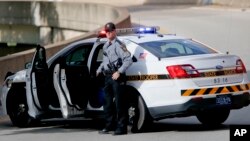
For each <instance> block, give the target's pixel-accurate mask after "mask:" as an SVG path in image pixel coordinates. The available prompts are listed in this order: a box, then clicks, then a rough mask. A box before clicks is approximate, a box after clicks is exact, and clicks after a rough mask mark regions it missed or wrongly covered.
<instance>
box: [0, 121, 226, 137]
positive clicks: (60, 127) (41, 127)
mask: <svg viewBox="0 0 250 141" xmlns="http://www.w3.org/2000/svg"><path fill="white" fill-rule="evenodd" d="M103 127H104V121H103V120H82V119H76V120H75V119H74V120H61V119H56V120H45V121H43V122H41V124H37V125H35V126H32V127H28V128H18V127H14V126H13V125H12V124H11V122H10V121H5V122H1V123H0V130H3V129H8V130H11V132H9V133H7V134H4V135H14V134H15V135H16V134H30V133H32V134H40V133H51V134H52V133H64V132H78V131H81V132H97V131H99V130H101V129H102V128H103ZM227 129H229V125H224V124H222V125H220V126H204V125H202V124H197V123H194V124H193V123H187V124H186V123H171V122H154V123H152V124H150V126H148V127H147V128H145V130H143V131H142V132H139V133H138V134H147V133H155V132H169V131H177V132H192V131H194V132H197V131H199V132H202V131H218V130H227ZM128 132H129V133H131V128H130V126H129V127H128Z"/></svg>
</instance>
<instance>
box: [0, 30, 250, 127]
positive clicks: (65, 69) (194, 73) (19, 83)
mask: <svg viewBox="0 0 250 141" xmlns="http://www.w3.org/2000/svg"><path fill="white" fill-rule="evenodd" d="M128 31H130V32H131V31H132V32H134V31H135V33H134V34H126V35H124V36H119V37H118V38H119V39H120V40H121V41H123V42H124V44H125V45H126V47H127V49H128V50H129V51H130V52H131V54H132V57H133V64H132V66H131V67H130V68H129V69H128V70H127V80H128V81H127V83H126V86H125V87H126V95H127V100H128V105H129V106H128V115H129V121H130V123H131V124H132V126H133V129H134V130H133V131H138V130H142V129H143V127H144V126H145V125H147V123H148V122H150V121H153V120H160V119H164V118H169V117H184V116H192V115H196V116H197V118H198V120H199V121H200V122H201V123H203V124H210V125H211V124H212V125H216V124H221V123H223V122H224V121H225V120H226V119H227V117H228V116H229V113H230V110H231V109H239V108H242V107H244V106H247V105H248V104H249V90H250V83H249V80H248V79H247V73H246V69H245V66H244V64H243V62H242V60H241V59H240V58H239V57H238V56H235V55H229V54H222V53H220V52H218V51H216V50H214V49H212V48H210V47H207V46H205V45H204V44H201V43H199V42H197V41H194V40H192V39H190V38H185V37H179V36H176V35H167V34H166V35H164V34H157V33H154V32H155V31H156V29H155V28H152V27H147V28H139V29H136V28H134V29H132V28H131V29H130V28H128V29H117V32H119V33H123V32H124V33H126V32H128ZM100 37H101V36H100ZM106 41H107V39H106V38H91V39H86V40H82V41H78V42H75V43H73V44H71V45H69V46H67V47H65V48H64V49H62V50H61V51H59V52H58V53H57V54H55V55H54V56H53V57H51V58H50V59H49V60H48V61H47V62H46V57H45V49H44V48H43V47H40V46H38V47H37V51H36V53H35V55H34V58H33V61H32V63H31V66H30V67H29V68H28V69H26V70H22V71H19V72H17V73H15V74H13V75H10V76H8V77H7V78H6V80H5V83H4V85H3V90H2V95H1V101H2V104H3V109H4V113H5V114H8V115H9V117H10V119H11V121H12V123H13V125H15V126H19V127H24V126H29V125H30V124H32V123H33V121H41V120H42V119H48V118H52V117H63V118H65V119H68V118H73V117H86V118H96V117H100V116H101V115H102V114H103V112H102V104H103V99H102V98H103V90H102V87H103V79H102V77H100V78H96V76H95V75H96V69H97V68H98V66H99V64H100V63H101V61H102V56H103V53H102V47H103V44H104V43H105V42H106Z"/></svg>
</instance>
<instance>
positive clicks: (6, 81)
mask: <svg viewBox="0 0 250 141" xmlns="http://www.w3.org/2000/svg"><path fill="white" fill-rule="evenodd" d="M12 82H13V79H6V80H5V82H4V85H5V86H7V87H8V88H10V87H11V85H12Z"/></svg>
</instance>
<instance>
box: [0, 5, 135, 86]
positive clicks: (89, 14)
mask: <svg viewBox="0 0 250 141" xmlns="http://www.w3.org/2000/svg"><path fill="white" fill-rule="evenodd" d="M30 3H33V2H30ZM39 3H40V5H49V4H51V3H47V2H39ZM26 4H27V3H26ZM19 8H20V7H19ZM50 8H51V7H50ZM54 8H55V9H54V12H56V13H57V14H58V16H57V17H56V18H55V17H54V16H52V17H51V15H50V13H48V11H46V10H48V9H46V8H44V9H41V8H39V11H41V10H44V11H43V12H42V13H44V15H43V16H42V17H46V16H48V17H47V20H44V19H37V17H36V18H35V19H34V17H35V16H34V15H33V16H34V17H33V19H32V18H31V19H32V20H33V21H31V20H28V21H30V22H27V21H25V22H26V24H34V25H36V26H42V25H45V26H47V25H48V26H58V27H63V28H69V29H75V28H81V29H82V28H84V27H85V26H86V27H87V28H86V30H90V32H88V33H86V34H84V35H80V36H77V37H74V38H71V39H68V40H64V41H61V42H57V43H54V44H50V45H47V46H45V47H46V51H47V57H50V56H52V55H53V54H54V53H56V52H57V51H58V50H60V49H61V48H63V47H65V46H66V45H68V44H70V43H72V42H75V41H78V40H82V39H85V38H90V37H94V36H96V35H95V33H96V32H95V31H94V30H100V28H102V26H103V25H104V24H105V23H106V22H108V21H113V22H114V23H115V24H116V25H117V27H118V28H121V27H131V21H130V16H129V13H128V11H127V10H126V9H124V8H118V7H112V6H108V5H98V4H86V3H68V2H67V3H64V2H61V3H55V4H54ZM79 9H82V10H81V11H80V12H82V14H81V13H79ZM29 10H31V9H29ZM29 10H28V11H29ZM84 10H86V12H85V14H84ZM34 11H36V10H34ZM15 13H16V12H15ZM19 13H20V14H22V13H23V12H19ZM16 14H18V13H16ZM61 14H62V15H61ZM66 14H67V15H66ZM74 14H75V17H70V16H74ZM83 15H84V16H83ZM12 16H17V15H12ZM68 16H69V17H68ZM26 17H27V18H26V20H27V19H29V18H30V17H29V16H26ZM31 17H32V16H31ZM42 17H40V18H42ZM53 17H54V18H53ZM20 18H21V15H19V18H18V19H19V20H18V19H12V22H13V23H14V22H16V23H18V22H21V21H22V20H20ZM51 18H52V19H51ZM55 20H56V21H57V22H56V21H55ZM6 22H7V19H6ZM87 23H90V24H89V25H88V24H87ZM82 25H85V26H82ZM71 26H72V27H71ZM33 53H34V49H32V50H27V51H23V52H20V53H16V54H12V55H8V56H5V57H1V58H0V66H1V69H0V83H1V84H2V82H3V79H4V76H5V74H6V73H7V72H8V71H12V72H16V71H18V70H21V69H24V65H25V63H26V62H29V61H31V59H32V56H33Z"/></svg>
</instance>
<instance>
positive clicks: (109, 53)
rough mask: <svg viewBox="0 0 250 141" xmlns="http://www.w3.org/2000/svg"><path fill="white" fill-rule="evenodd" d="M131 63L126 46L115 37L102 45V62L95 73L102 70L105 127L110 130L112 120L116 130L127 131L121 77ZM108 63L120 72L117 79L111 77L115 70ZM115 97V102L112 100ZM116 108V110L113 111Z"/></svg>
mask: <svg viewBox="0 0 250 141" xmlns="http://www.w3.org/2000/svg"><path fill="white" fill-rule="evenodd" d="M120 61H121V62H120ZM131 64H132V58H131V54H130V52H129V51H128V50H127V48H126V46H125V45H124V44H123V43H122V42H121V41H120V40H118V39H117V38H115V39H113V40H112V41H111V42H109V41H108V42H106V43H105V44H104V46H103V62H102V63H101V65H100V66H99V68H98V70H97V73H100V72H103V74H104V76H105V87H104V91H105V103H104V112H105V119H106V126H105V129H108V130H112V129H111V128H112V127H113V126H114V122H116V130H121V131H124V132H127V114H128V113H127V110H126V106H125V105H126V103H124V102H125V101H126V100H125V99H124V98H125V97H124V96H123V92H124V90H122V88H123V87H122V86H121V83H122V82H123V80H122V79H121V78H122V77H123V76H124V75H123V74H125V71H126V69H127V68H128V67H129V66H130V65H131ZM110 65H113V66H115V67H116V70H115V71H118V72H119V73H120V77H119V78H118V79H117V80H113V79H112V74H113V73H114V72H115V71H114V70H113V68H110ZM113 98H115V102H113ZM115 110H116V111H115Z"/></svg>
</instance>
